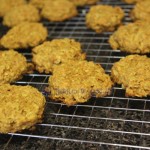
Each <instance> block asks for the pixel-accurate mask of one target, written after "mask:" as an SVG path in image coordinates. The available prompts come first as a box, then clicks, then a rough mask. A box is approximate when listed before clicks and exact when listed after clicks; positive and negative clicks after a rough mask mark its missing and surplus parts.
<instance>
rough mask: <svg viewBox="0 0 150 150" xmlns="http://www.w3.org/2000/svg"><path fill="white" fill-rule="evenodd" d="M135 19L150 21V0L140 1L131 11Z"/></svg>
mask: <svg viewBox="0 0 150 150" xmlns="http://www.w3.org/2000/svg"><path fill="white" fill-rule="evenodd" d="M131 18H132V19H133V20H149V21H150V0H143V1H140V2H138V3H137V4H136V5H135V7H134V9H133V10H132V11H131Z"/></svg>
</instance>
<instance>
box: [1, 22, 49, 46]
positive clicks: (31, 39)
mask: <svg viewBox="0 0 150 150" xmlns="http://www.w3.org/2000/svg"><path fill="white" fill-rule="evenodd" d="M47 36H48V33H47V29H46V28H45V27H44V26H43V25H42V24H41V23H29V22H24V23H20V24H19V25H17V26H15V27H13V28H12V29H10V30H9V31H8V32H7V33H6V35H4V36H3V37H2V39H1V45H2V46H3V47H5V48H8V49H18V48H28V47H34V46H37V45H38V44H40V43H42V42H43V41H45V39H46V38H47Z"/></svg>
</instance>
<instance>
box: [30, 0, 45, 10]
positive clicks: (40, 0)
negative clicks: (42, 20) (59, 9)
mask: <svg viewBox="0 0 150 150" xmlns="http://www.w3.org/2000/svg"><path fill="white" fill-rule="evenodd" d="M45 1H47V0H30V1H29V3H30V4H32V5H34V6H35V7H36V8H39V9H42V8H43V6H44V3H45Z"/></svg>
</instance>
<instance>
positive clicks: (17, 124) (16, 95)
mask: <svg viewBox="0 0 150 150" xmlns="http://www.w3.org/2000/svg"><path fill="white" fill-rule="evenodd" d="M0 103H1V107H0V133H9V132H17V131H22V130H25V129H29V128H31V127H33V126H34V125H35V124H36V123H40V122H41V121H42V116H43V111H44V106H45V98H44V96H43V95H42V94H41V93H40V92H39V91H38V90H37V89H35V88H33V87H31V86H15V85H9V84H4V85H0Z"/></svg>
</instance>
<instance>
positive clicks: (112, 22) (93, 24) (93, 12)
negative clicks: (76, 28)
mask: <svg viewBox="0 0 150 150" xmlns="http://www.w3.org/2000/svg"><path fill="white" fill-rule="evenodd" d="M123 17H124V12H123V10H122V9H121V8H120V7H118V6H116V7H112V6H108V5H96V6H92V7H91V8H90V10H89V12H88V13H87V15H86V25H87V27H88V28H90V29H93V30H95V31H96V32H97V33H101V32H104V31H114V30H115V29H116V28H117V27H118V26H120V25H121V20H122V19H123Z"/></svg>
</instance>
